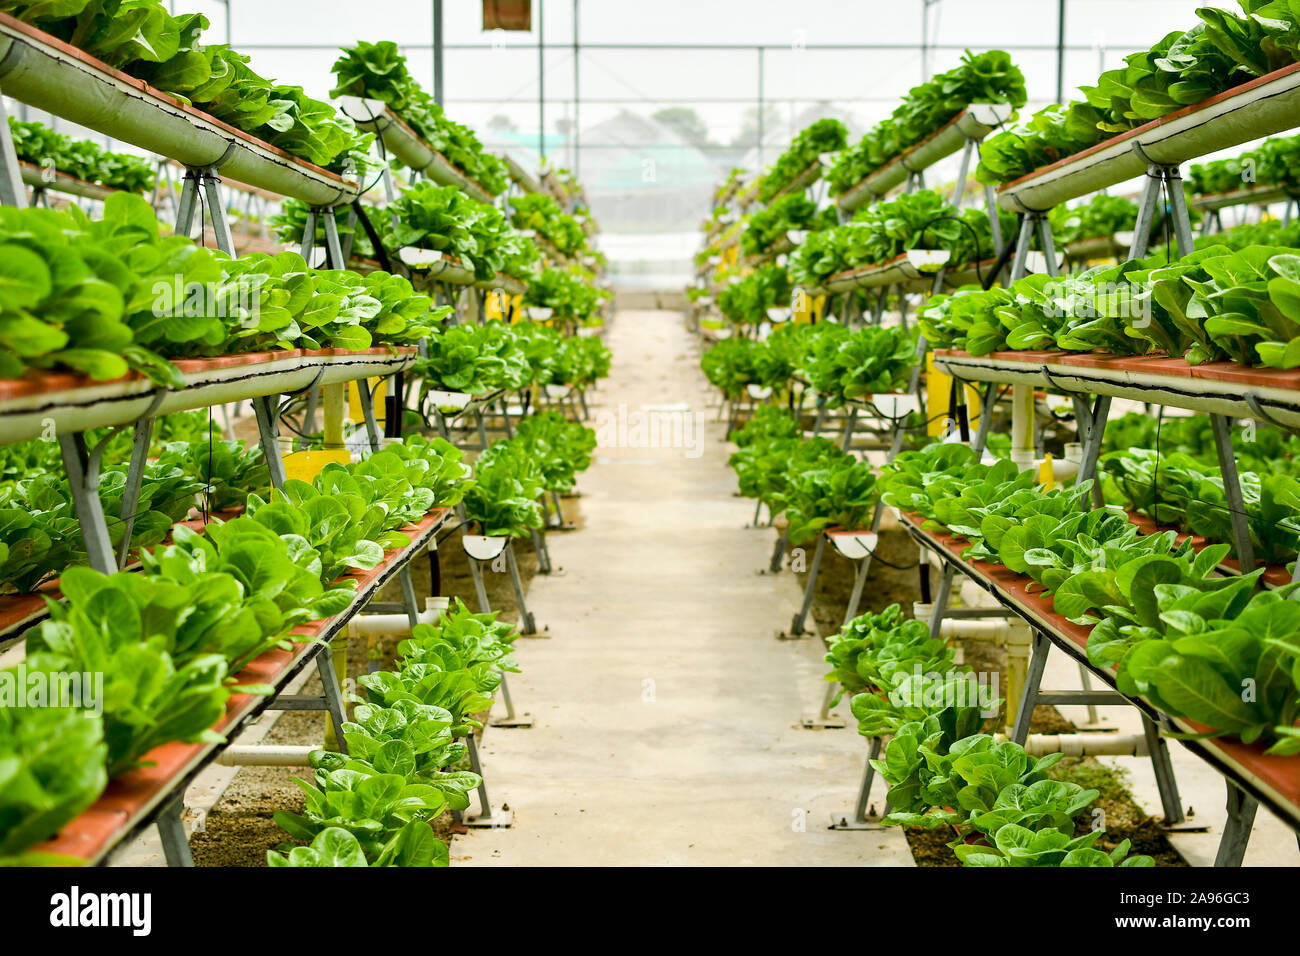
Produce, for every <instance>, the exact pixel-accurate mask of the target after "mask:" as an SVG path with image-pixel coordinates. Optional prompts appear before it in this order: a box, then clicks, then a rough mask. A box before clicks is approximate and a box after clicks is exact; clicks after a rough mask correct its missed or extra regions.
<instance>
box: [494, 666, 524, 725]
mask: <svg viewBox="0 0 1300 956" xmlns="http://www.w3.org/2000/svg"><path fill="white" fill-rule="evenodd" d="M500 690H501V702H502V703H503V704H505V705H506V712H505V716H503V717H493V718H492V719H491V720H489V721H488V723H489V724H490V725H491V726H493V727H506V728H516V729H518V728H524V727H531V726H533V718H532V717H530V716H528V715H527V714H520V713H517V712H516V711H515V702H514V700H513V699H512V698H511V697H510V683H509V681H507V680H506V674H505V672H504V671H503V672H502V674H501V684H500Z"/></svg>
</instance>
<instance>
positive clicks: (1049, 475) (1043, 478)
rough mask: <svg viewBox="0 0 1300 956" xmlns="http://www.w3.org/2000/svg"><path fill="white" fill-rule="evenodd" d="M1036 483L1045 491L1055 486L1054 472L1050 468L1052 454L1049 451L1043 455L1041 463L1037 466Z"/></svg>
mask: <svg viewBox="0 0 1300 956" xmlns="http://www.w3.org/2000/svg"><path fill="white" fill-rule="evenodd" d="M1038 483H1039V484H1040V485H1042V486H1043V488H1044V490H1046V491H1051V490H1052V489H1053V488H1055V487H1056V473H1055V472H1054V471H1053V470H1052V455H1051V453H1050V452H1049V453H1048V454H1047V455H1045V456H1044V457H1043V463H1042V464H1041V465H1039V466H1038Z"/></svg>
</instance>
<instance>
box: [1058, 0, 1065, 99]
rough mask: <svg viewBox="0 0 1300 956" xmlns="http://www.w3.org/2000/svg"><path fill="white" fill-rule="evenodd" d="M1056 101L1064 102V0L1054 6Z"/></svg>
mask: <svg viewBox="0 0 1300 956" xmlns="http://www.w3.org/2000/svg"><path fill="white" fill-rule="evenodd" d="M1056 102H1058V103H1064V102H1065V0H1059V2H1058V3H1057V6H1056Z"/></svg>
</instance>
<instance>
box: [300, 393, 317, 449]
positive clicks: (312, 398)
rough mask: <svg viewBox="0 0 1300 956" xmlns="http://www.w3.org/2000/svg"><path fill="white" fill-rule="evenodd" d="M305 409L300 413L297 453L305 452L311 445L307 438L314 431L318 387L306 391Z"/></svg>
mask: <svg viewBox="0 0 1300 956" xmlns="http://www.w3.org/2000/svg"><path fill="white" fill-rule="evenodd" d="M305 401H306V407H305V408H304V409H303V413H302V435H301V436H300V437H299V438H298V441H297V446H298V450H299V451H306V450H307V448H308V447H309V446H310V445H311V439H309V438H308V437H307V436H308V435H310V434H311V433H312V432H314V431H315V430H316V404H317V402H319V401H320V386H319V385H313V386H312V387H311V388H309V389H307V398H306V399H305Z"/></svg>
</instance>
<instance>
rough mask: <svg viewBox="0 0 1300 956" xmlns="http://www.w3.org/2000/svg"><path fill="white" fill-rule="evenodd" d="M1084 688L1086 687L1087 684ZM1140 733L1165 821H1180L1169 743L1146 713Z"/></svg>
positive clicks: (1179, 799) (1176, 782)
mask: <svg viewBox="0 0 1300 956" xmlns="http://www.w3.org/2000/svg"><path fill="white" fill-rule="evenodd" d="M1080 668H1081V669H1082V665H1080ZM1085 673H1086V671H1085ZM1084 689H1085V690H1086V689H1087V684H1085V685H1084ZM1142 733H1143V734H1144V735H1145V736H1146V741H1147V751H1148V753H1149V754H1150V755H1151V767H1152V769H1153V770H1154V771H1155V775H1156V788H1157V789H1158V790H1159V791H1160V806H1161V808H1162V809H1163V810H1164V812H1165V823H1167V824H1172V823H1182V822H1183V820H1184V819H1186V817H1185V816H1184V815H1183V802H1182V799H1181V798H1180V797H1179V796H1178V780H1177V778H1176V777H1175V776H1174V764H1173V761H1172V760H1170V759H1169V745H1168V744H1167V743H1165V738H1164V737H1162V736H1161V734H1160V728H1159V727H1157V726H1156V722H1155V721H1154V720H1152V719H1151V718H1150V717H1148V716H1147V715H1146V714H1142Z"/></svg>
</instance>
